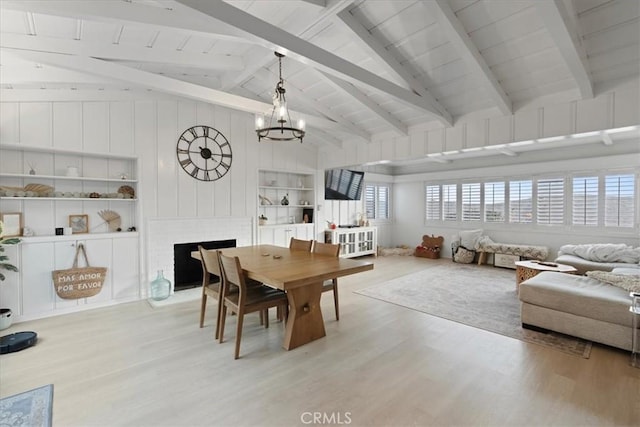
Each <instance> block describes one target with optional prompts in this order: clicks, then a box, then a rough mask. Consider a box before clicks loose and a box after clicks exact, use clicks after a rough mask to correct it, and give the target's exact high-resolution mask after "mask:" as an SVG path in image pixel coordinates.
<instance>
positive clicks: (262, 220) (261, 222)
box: [258, 214, 268, 225]
mask: <svg viewBox="0 0 640 427" xmlns="http://www.w3.org/2000/svg"><path fill="white" fill-rule="evenodd" d="M267 220H268V218H267V217H266V216H264V214H262V215H260V216H259V217H258V225H265V224H266V223H267Z"/></svg>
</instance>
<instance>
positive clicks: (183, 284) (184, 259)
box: [173, 239, 236, 291]
mask: <svg viewBox="0 0 640 427" xmlns="http://www.w3.org/2000/svg"><path fill="white" fill-rule="evenodd" d="M198 245H201V246H202V247H203V248H205V249H223V248H235V247H236V239H228V240H212V241H209V242H193V243H177V244H174V245H173V283H174V290H176V291H181V290H184V289H190V288H195V287H198V286H201V285H202V265H201V263H200V261H199V260H197V259H194V258H192V257H191V252H194V251H197V250H198Z"/></svg>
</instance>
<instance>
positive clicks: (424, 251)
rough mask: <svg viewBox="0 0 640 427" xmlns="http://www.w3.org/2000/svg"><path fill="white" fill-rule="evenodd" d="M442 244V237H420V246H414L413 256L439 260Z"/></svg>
mask: <svg viewBox="0 0 640 427" xmlns="http://www.w3.org/2000/svg"><path fill="white" fill-rule="evenodd" d="M443 242H444V237H442V236H437V237H436V236H434V235H433V234H432V235H431V236H429V235H426V234H425V235H424V236H422V244H420V246H416V250H415V252H414V256H418V257H423V258H431V259H438V258H440V249H441V248H442V243H443Z"/></svg>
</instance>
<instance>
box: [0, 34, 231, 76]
mask: <svg viewBox="0 0 640 427" xmlns="http://www.w3.org/2000/svg"><path fill="white" fill-rule="evenodd" d="M0 46H1V47H8V48H12V49H26V50H37V51H42V52H54V53H63V54H67V55H78V56H88V57H92V58H99V59H111V60H117V61H136V62H154V63H159V64H169V65H175V66H179V67H191V68H199V69H207V70H234V71H238V70H242V69H243V68H244V64H243V60H242V58H240V57H238V56H228V55H215V54H205V53H193V52H185V51H179V50H176V49H159V48H157V47H153V48H147V47H143V46H141V47H131V46H125V45H121V44H113V43H109V44H106V43H93V42H87V41H84V40H66V39H61V38H52V37H43V36H25V35H20V34H8V33H4V34H2V37H1V38H0Z"/></svg>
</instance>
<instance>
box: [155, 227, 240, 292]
mask: <svg viewBox="0 0 640 427" xmlns="http://www.w3.org/2000/svg"><path fill="white" fill-rule="evenodd" d="M145 235H146V239H145V240H146V241H145V248H146V254H147V256H146V259H147V270H146V271H147V273H146V277H147V283H148V282H149V281H151V280H153V279H154V278H155V277H156V272H157V271H158V270H162V271H163V272H164V277H166V278H167V279H169V280H170V281H171V286H172V293H173V286H174V276H175V269H174V245H176V244H181V243H198V242H206V241H218V240H229V239H235V241H236V245H237V246H250V245H252V244H253V218H251V217H211V218H151V219H148V220H147V223H146V232H145ZM143 289H144V291H145V292H148V287H145V286H143Z"/></svg>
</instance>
